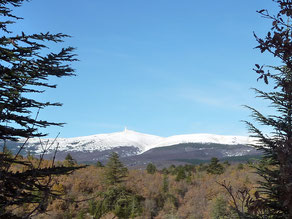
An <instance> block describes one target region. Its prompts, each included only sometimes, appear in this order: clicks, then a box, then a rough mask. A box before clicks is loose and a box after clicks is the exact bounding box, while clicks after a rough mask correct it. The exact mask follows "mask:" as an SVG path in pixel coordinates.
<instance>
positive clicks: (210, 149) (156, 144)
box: [7, 129, 259, 166]
mask: <svg viewBox="0 0 292 219" xmlns="http://www.w3.org/2000/svg"><path fill="white" fill-rule="evenodd" d="M24 141H25V140H24V139H20V140H19V141H18V142H7V146H8V148H9V149H10V150H11V151H12V152H13V153H15V152H16V151H17V150H18V148H19V147H20V146H21V145H22V144H23V142H24ZM253 142H254V139H251V138H248V137H244V136H223V135H212V134H188V135H175V136H170V137H160V136H155V135H149V134H144V133H139V132H135V131H131V130H127V129H125V130H124V131H123V132H115V133H109V134H98V135H91V136H84V137H74V138H59V139H57V140H56V141H55V142H54V139H43V140H42V145H43V146H45V145H51V144H52V146H51V148H50V149H49V150H48V151H47V154H46V156H45V158H47V159H50V158H51V157H52V156H53V154H54V149H55V147H56V146H57V144H58V153H57V157H56V159H57V160H63V159H64V158H65V157H66V155H67V154H68V153H70V154H71V155H72V156H73V157H74V159H76V160H77V161H78V162H83V163H84V162H87V163H88V162H91V163H94V162H96V161H102V162H105V161H106V160H107V158H108V156H109V155H110V154H111V153H112V152H116V153H118V154H119V155H120V157H121V159H122V160H123V161H124V162H125V163H126V164H127V165H128V166H143V165H145V164H147V163H149V162H153V163H157V164H159V165H160V164H161V165H167V164H168V163H173V162H177V163H187V162H192V161H191V160H202V161H204V160H209V159H211V158H212V157H218V158H219V159H221V158H227V157H240V156H249V155H258V154H259V153H258V151H256V150H255V149H254V148H253V147H250V146H247V145H248V144H250V143H253ZM42 145H41V143H40V140H39V139H29V141H28V143H27V145H26V146H25V150H23V151H22V154H23V155H26V154H27V153H28V151H30V152H31V154H34V155H35V156H39V154H40V153H41V151H42V150H43V149H42Z"/></svg>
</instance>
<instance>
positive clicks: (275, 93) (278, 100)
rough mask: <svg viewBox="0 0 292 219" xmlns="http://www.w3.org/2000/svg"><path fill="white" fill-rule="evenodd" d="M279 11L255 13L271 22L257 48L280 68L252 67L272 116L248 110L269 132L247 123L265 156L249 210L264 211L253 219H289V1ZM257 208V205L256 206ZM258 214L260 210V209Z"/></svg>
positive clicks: (291, 50)
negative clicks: (268, 103) (277, 62)
mask: <svg viewBox="0 0 292 219" xmlns="http://www.w3.org/2000/svg"><path fill="white" fill-rule="evenodd" d="M274 2H276V4H277V5H278V7H279V12H278V13H277V14H276V15H271V14H270V13H269V11H268V10H265V9H263V10H260V11H258V13H259V14H260V15H261V16H262V17H264V18H267V19H269V20H271V22H272V27H271V29H270V31H268V33H267V35H266V36H265V37H264V38H260V37H258V36H257V35H256V34H255V38H256V40H257V42H258V46H257V47H256V48H258V49H260V51H261V52H262V53H264V52H268V53H270V54H272V55H273V56H274V57H275V58H277V59H278V61H280V62H281V65H280V66H266V65H262V66H261V65H259V64H256V65H255V69H254V70H255V72H256V73H257V74H258V75H259V78H258V79H263V80H264V82H265V83H266V84H267V85H268V86H269V88H270V92H264V91H261V90H258V89H254V90H255V92H256V94H257V96H258V97H260V98H262V99H265V100H268V101H269V102H270V106H271V107H272V108H273V109H274V113H273V114H274V115H264V114H262V113H261V112H259V111H258V110H256V109H254V108H252V107H248V108H249V109H250V110H251V111H252V117H253V118H254V119H255V121H256V122H258V124H259V125H263V126H267V127H269V128H271V130H273V131H271V132H270V133H268V134H265V133H264V132H263V131H261V130H260V129H259V128H258V127H256V126H257V125H254V124H252V123H250V122H247V125H248V127H249V130H250V131H251V133H253V135H252V136H254V137H257V138H258V143H259V144H258V145H255V146H256V147H257V148H258V149H260V150H261V151H263V152H264V157H263V161H262V164H264V165H259V166H258V167H257V173H258V174H259V175H260V176H262V180H261V181H260V188H259V189H258V193H257V197H256V201H255V202H254V205H251V206H250V210H251V208H252V209H253V212H255V211H254V210H255V208H256V207H258V208H260V207H261V208H262V207H263V208H264V209H265V211H264V212H262V213H259V214H257V215H256V218H292V33H291V25H290V22H289V20H291V18H292V1H291V0H274ZM255 204H257V205H255ZM259 210H260V209H259Z"/></svg>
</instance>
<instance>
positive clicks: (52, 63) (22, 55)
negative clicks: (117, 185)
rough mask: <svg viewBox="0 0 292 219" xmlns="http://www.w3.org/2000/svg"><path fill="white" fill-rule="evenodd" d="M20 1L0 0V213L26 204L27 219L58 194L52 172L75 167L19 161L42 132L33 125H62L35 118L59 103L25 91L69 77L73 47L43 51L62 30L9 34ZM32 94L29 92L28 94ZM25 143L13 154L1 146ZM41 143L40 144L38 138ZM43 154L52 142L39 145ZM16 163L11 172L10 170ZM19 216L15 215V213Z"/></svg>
mask: <svg viewBox="0 0 292 219" xmlns="http://www.w3.org/2000/svg"><path fill="white" fill-rule="evenodd" d="M24 2H25V1H24V0H4V1H0V16H1V21H0V32H1V37H0V147H1V149H2V150H1V151H2V153H0V217H1V218H17V216H16V215H15V214H14V213H13V212H14V211H13V209H15V208H20V207H23V205H29V206H30V208H26V209H25V210H24V214H22V215H21V218H30V217H31V216H32V215H35V214H37V213H43V212H45V211H46V209H47V206H48V204H49V199H50V198H53V197H54V198H55V197H57V196H58V194H57V193H55V192H54V190H53V185H54V182H53V176H56V175H63V174H69V173H71V172H72V171H73V170H75V169H78V168H80V167H73V166H70V167H64V166H56V165H55V163H54V159H53V161H52V162H51V163H50V165H46V166H44V165H43V155H44V154H42V155H41V156H40V159H39V160H38V161H37V162H35V161H31V160H29V159H26V160H23V159H22V157H21V156H20V154H21V151H22V150H23V149H24V148H25V145H26V142H27V141H28V140H29V138H33V137H42V136H45V134H43V133H41V132H40V131H39V128H46V127H48V126H50V125H62V123H55V122H49V121H46V120H41V119H39V118H38V115H39V111H40V110H41V109H43V108H45V107H48V106H60V105H61V104H60V103H53V102H49V101H46V102H40V101H38V100H37V99H36V98H32V95H31V94H36V93H39V94H40V93H43V92H44V89H46V88H55V87H56V85H55V84H50V83H49V82H48V79H50V78H51V77H54V76H55V77H64V76H72V75H74V70H73V69H72V68H71V67H70V63H71V62H73V61H75V60H76V59H75V58H74V56H75V55H74V54H73V53H72V52H73V50H74V49H73V48H72V47H68V48H62V49H61V50H60V51H59V52H56V53H54V52H51V51H50V52H48V53H46V51H47V49H49V48H48V47H47V46H46V44H48V43H51V42H55V43H58V42H62V41H63V39H64V38H65V37H68V36H67V35H65V34H62V33H58V34H51V33H49V32H47V33H36V34H25V33H24V32H21V33H18V34H13V33H12V32H11V31H10V30H9V25H11V24H13V23H15V21H17V20H19V19H22V18H20V17H18V16H16V15H14V14H13V9H14V8H15V7H20V6H21V5H22V4H23V3H24ZM34 97H35V96H34ZM19 137H22V138H25V139H26V141H25V142H24V143H23V145H22V146H21V147H20V148H19V150H18V152H17V153H16V154H15V155H12V154H11V153H10V152H9V150H8V149H7V148H6V141H7V140H17V139H18V138H19ZM41 143H42V142H41ZM42 146H43V151H44V153H45V152H46V150H48V149H49V147H51V146H52V145H50V144H42ZM16 166H18V169H17V171H14V168H15V167H16ZM19 217H20V215H19Z"/></svg>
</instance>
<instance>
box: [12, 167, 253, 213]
mask: <svg viewBox="0 0 292 219" xmlns="http://www.w3.org/2000/svg"><path fill="white" fill-rule="evenodd" d="M46 162H48V161H46ZM219 164H221V165H222V166H223V168H224V171H223V173H222V174H220V175H219V174H211V173H208V172H207V169H208V167H209V166H210V163H206V164H202V165H184V166H174V165H172V166H170V167H168V168H165V169H164V170H163V171H162V170H157V171H156V172H155V173H154V174H152V173H147V171H146V170H128V173H127V175H126V176H124V177H123V178H122V180H121V181H120V182H118V183H114V184H109V183H108V181H107V180H105V179H106V177H105V176H106V173H107V172H108V170H107V168H108V167H109V165H105V167H96V165H92V166H88V167H87V168H84V169H80V170H77V171H75V172H74V173H73V174H72V175H68V176H59V177H57V178H55V180H54V183H55V185H54V186H53V188H54V191H55V192H56V193H58V194H59V195H60V197H61V199H56V198H51V199H50V201H49V202H48V208H47V212H46V213H43V214H40V215H38V216H37V217H36V218H43V219H49V218H56V219H58V218H60V219H61V218H79V219H81V218H84V219H89V218H92V217H93V218H103V219H106V218H110V219H112V218H139V219H144V218H157V219H159V218H160V219H164V218H179V219H205V218H206V219H215V218H235V219H237V218H238V217H237V214H236V213H235V212H234V210H233V208H232V207H234V205H233V202H232V200H231V198H230V196H229V195H228V193H227V192H226V190H225V189H223V188H222V186H220V185H219V184H218V182H221V181H223V180H230V183H231V184H232V185H233V189H234V191H236V190H240V189H243V188H248V189H249V191H250V193H251V194H254V192H255V191H256V190H255V189H256V187H257V184H256V181H257V180H258V178H257V176H256V175H255V174H254V173H253V169H252V168H251V167H250V164H242V168H238V164H231V165H230V164H228V165H227V164H223V163H220V162H219ZM58 165H62V164H61V163H60V164H58ZM15 168H17V167H16V166H15ZM123 168H125V167H124V166H121V169H123ZM182 170H183V171H184V173H185V176H186V177H185V178H183V179H180V180H177V176H178V175H180V172H181V171H182ZM117 172H119V171H117ZM253 197H254V196H253ZM236 200H237V201H238V202H240V197H236ZM230 206H231V207H230ZM29 208H30V204H28V205H24V206H23V207H22V208H18V209H16V210H14V213H15V214H17V215H19V216H22V215H23V214H24V213H25V212H26V209H29ZM243 210H244V211H247V209H246V208H244V209H243Z"/></svg>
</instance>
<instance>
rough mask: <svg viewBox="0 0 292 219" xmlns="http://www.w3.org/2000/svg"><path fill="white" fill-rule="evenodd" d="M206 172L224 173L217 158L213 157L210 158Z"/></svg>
mask: <svg viewBox="0 0 292 219" xmlns="http://www.w3.org/2000/svg"><path fill="white" fill-rule="evenodd" d="M207 173H210V174H218V175H220V174H222V173H224V167H223V166H222V164H220V163H219V160H218V158H216V157H213V158H212V159H211V163H210V164H209V165H208V167H207Z"/></svg>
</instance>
